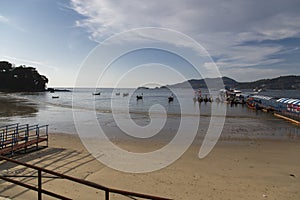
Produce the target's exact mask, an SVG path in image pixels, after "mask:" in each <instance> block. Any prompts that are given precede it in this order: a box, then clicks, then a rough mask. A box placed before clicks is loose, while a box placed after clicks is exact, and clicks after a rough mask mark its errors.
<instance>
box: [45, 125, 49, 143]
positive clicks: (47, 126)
mask: <svg viewBox="0 0 300 200" xmlns="http://www.w3.org/2000/svg"><path fill="white" fill-rule="evenodd" d="M46 137H47V147H48V144H49V142H48V140H49V138H48V125H46Z"/></svg>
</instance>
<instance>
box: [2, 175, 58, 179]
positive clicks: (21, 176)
mask: <svg viewBox="0 0 300 200" xmlns="http://www.w3.org/2000/svg"><path fill="white" fill-rule="evenodd" d="M0 176H2V177H15V178H37V177H38V176H37V175H36V176H35V175H0ZM43 178H55V179H61V177H57V176H43Z"/></svg>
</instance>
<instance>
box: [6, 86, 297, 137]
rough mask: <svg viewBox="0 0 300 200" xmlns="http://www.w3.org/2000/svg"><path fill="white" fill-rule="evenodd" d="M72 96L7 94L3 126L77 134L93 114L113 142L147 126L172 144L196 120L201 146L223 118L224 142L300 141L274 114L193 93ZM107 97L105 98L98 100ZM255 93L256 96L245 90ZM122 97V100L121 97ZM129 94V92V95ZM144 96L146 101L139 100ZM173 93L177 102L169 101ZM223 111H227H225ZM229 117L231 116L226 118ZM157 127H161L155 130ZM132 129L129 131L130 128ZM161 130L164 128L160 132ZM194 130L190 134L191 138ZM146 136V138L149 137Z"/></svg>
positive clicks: (84, 91)
mask: <svg viewBox="0 0 300 200" xmlns="http://www.w3.org/2000/svg"><path fill="white" fill-rule="evenodd" d="M71 90H72V92H55V93H49V92H41V93H15V94H3V93H2V94H1V99H2V100H1V101H0V106H1V113H0V119H1V124H9V123H16V122H18V123H29V124H41V125H42V124H49V127H50V132H58V133H71V134H73V133H77V129H76V126H75V122H74V113H77V114H79V115H80V116H82V119H83V120H82V121H80V122H76V123H85V124H88V123H90V122H89V120H88V119H89V117H88V116H87V117H86V118H85V116H86V115H87V114H90V113H91V112H93V113H95V117H96V120H97V122H98V123H99V126H101V128H102V129H103V130H104V132H105V133H106V135H107V136H108V137H112V138H123V139H132V136H130V135H128V134H126V131H124V130H123V129H122V126H121V127H120V123H121V124H123V128H124V126H125V129H127V130H131V128H132V127H133V124H134V125H137V126H138V127H141V128H142V129H139V130H142V131H140V134H141V137H143V133H144V132H145V133H147V131H148V132H155V133H156V134H155V135H153V136H151V137H150V138H151V140H160V141H170V140H171V139H172V138H173V137H174V136H175V134H176V132H177V130H178V128H179V127H180V123H182V119H184V123H187V127H188V126H189V123H190V124H191V126H192V125H193V124H194V122H195V121H197V122H199V124H198V127H197V137H196V139H195V140H196V141H201V139H202V138H203V137H204V136H205V134H206V133H207V130H208V127H209V124H210V123H211V120H212V118H211V116H212V115H213V116H217V117H223V115H222V113H223V111H226V112H225V113H224V119H225V123H224V126H223V124H215V125H216V126H221V125H222V126H223V131H222V134H221V138H222V139H223V140H226V139H230V140H234V139H244V138H245V139H297V138H299V136H300V128H299V126H297V125H295V124H292V123H290V122H287V121H285V120H282V119H279V118H276V117H274V116H273V115H272V114H271V113H264V112H261V111H254V110H251V109H248V108H247V107H246V106H244V105H236V106H230V105H228V104H225V103H219V104H218V103H216V102H213V103H201V104H199V103H198V102H194V101H193V97H194V92H193V91H191V90H189V89H175V90H173V91H170V90H168V89H139V90H134V89H93V88H77V89H71ZM94 92H101V95H99V96H98V95H93V93H94ZM244 92H250V91H244ZM116 93H120V95H116ZM123 93H129V95H128V96H123ZM141 94H143V97H144V98H143V100H139V101H137V100H136V96H137V95H141ZM171 94H173V95H174V97H175V98H174V101H173V102H168V97H169V96H170V95H171ZM202 94H203V95H205V94H207V95H208V96H212V97H213V98H214V99H215V98H216V97H217V95H218V91H217V90H215V91H210V92H209V91H208V90H202ZM261 95H267V96H274V97H275V96H276V97H290V98H300V92H299V91H274V90H272V91H271V90H270V91H265V92H262V93H261ZM52 96H59V98H52ZM219 111H222V112H219ZM225 114H226V115H225ZM151 122H156V123H157V124H158V125H157V126H156V125H155V124H154V125H153V124H152V125H153V126H151ZM126 126H127V127H126ZM158 126H159V127H158ZM188 132H189V131H187V133H186V134H189V133H188ZM145 137H146V136H145Z"/></svg>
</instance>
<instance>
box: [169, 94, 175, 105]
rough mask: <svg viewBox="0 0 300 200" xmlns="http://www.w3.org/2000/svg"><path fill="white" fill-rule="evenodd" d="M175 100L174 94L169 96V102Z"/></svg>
mask: <svg viewBox="0 0 300 200" xmlns="http://www.w3.org/2000/svg"><path fill="white" fill-rule="evenodd" d="M173 100H174V97H173V94H172V95H171V96H169V97H168V101H169V103H170V102H172V101H173Z"/></svg>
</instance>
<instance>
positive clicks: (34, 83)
mask: <svg viewBox="0 0 300 200" xmlns="http://www.w3.org/2000/svg"><path fill="white" fill-rule="evenodd" d="M47 83H48V79H47V77H46V76H44V75H40V74H39V73H38V71H37V70H36V69H35V68H34V67H26V66H25V65H21V66H19V67H14V66H13V64H11V63H9V62H7V61H1V62H0V90H1V91H12V92H23V91H24V92H25V91H26V92H39V91H45V88H46V84H47Z"/></svg>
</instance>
